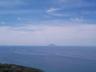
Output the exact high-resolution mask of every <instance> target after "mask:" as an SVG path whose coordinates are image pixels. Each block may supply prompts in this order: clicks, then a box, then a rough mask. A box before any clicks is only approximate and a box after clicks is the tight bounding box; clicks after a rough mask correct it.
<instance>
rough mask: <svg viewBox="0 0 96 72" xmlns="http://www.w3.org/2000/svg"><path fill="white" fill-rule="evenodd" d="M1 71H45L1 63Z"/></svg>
mask: <svg viewBox="0 0 96 72" xmlns="http://www.w3.org/2000/svg"><path fill="white" fill-rule="evenodd" d="M0 72H43V71H42V70H40V69H36V68H30V67H25V66H20V65H15V64H0Z"/></svg>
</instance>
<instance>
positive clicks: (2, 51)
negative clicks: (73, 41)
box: [0, 46, 96, 72]
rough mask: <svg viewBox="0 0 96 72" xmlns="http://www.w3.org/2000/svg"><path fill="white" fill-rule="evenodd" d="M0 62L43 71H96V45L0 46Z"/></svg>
mask: <svg viewBox="0 0 96 72" xmlns="http://www.w3.org/2000/svg"><path fill="white" fill-rule="evenodd" d="M0 63H11V64H19V65H24V66H29V67H35V68H40V69H42V70H44V71H45V72H96V47H78V46H75V47H73V46H72V47H71V46H70V47H67V46H66V47H63V46H0Z"/></svg>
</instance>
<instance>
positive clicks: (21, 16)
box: [0, 0, 96, 46]
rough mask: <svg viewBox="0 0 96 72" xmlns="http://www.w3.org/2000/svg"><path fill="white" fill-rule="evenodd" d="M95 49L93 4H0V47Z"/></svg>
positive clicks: (15, 0) (18, 0) (72, 0)
mask: <svg viewBox="0 0 96 72" xmlns="http://www.w3.org/2000/svg"><path fill="white" fill-rule="evenodd" d="M50 43H54V44H57V45H80V46H84V45H85V46H96V0H0V45H48V44H50Z"/></svg>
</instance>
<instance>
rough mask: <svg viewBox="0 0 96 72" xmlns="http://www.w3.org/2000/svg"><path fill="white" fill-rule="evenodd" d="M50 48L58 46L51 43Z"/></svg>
mask: <svg viewBox="0 0 96 72" xmlns="http://www.w3.org/2000/svg"><path fill="white" fill-rule="evenodd" d="M48 46H51V47H54V46H56V45H55V44H53V43H51V44H49V45H48Z"/></svg>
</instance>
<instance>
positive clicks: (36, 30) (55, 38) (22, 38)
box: [0, 22, 96, 46]
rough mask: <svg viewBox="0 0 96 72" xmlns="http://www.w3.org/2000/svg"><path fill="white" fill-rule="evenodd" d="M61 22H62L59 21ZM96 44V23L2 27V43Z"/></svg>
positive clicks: (0, 39) (0, 42)
mask: <svg viewBox="0 0 96 72" xmlns="http://www.w3.org/2000/svg"><path fill="white" fill-rule="evenodd" d="M59 23H60V22H59ZM50 43H54V44H57V45H80V46H83V45H85V46H88V45H89V46H94V45H96V25H95V24H73V25H71V24H69V25H67V24H66V25H62V26H56V25H55V26H51V25H48V24H47V25H46V24H45V25H44V24H42V25H26V26H23V27H17V28H13V27H9V26H2V27H0V44H1V45H48V44H50Z"/></svg>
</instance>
